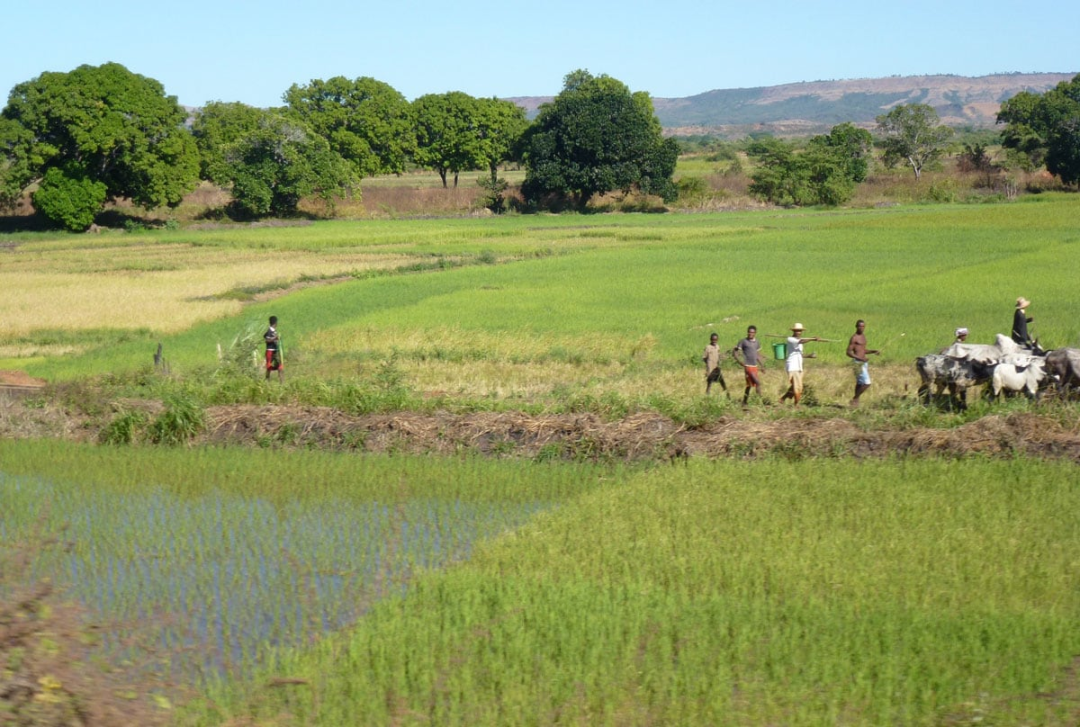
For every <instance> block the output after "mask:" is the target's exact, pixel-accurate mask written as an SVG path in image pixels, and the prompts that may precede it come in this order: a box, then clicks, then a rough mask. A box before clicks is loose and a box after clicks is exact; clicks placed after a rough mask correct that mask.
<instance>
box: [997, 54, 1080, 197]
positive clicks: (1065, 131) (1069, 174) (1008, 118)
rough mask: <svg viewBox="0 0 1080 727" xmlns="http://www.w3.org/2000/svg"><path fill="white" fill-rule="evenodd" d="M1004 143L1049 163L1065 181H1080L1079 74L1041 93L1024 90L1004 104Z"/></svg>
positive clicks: (1000, 115)
mask: <svg viewBox="0 0 1080 727" xmlns="http://www.w3.org/2000/svg"><path fill="white" fill-rule="evenodd" d="M997 120H998V123H999V124H1002V123H1003V124H1006V126H1005V130H1004V131H1003V132H1002V135H1001V136H1002V144H1003V145H1004V146H1005V147H1006V148H1009V149H1016V150H1017V151H1019V152H1022V153H1024V154H1025V155H1026V156H1027V157H1028V158H1029V159H1030V160H1031V162H1032V163H1033V164H1034V165H1038V164H1040V163H1045V164H1046V169H1047V171H1049V172H1050V173H1051V174H1056V175H1058V176H1059V177H1061V181H1063V182H1065V183H1066V184H1075V183H1077V182H1080V75H1077V76H1076V77H1074V78H1073V79H1072V80H1071V81H1062V82H1061V83H1059V84H1058V85H1057V86H1055V87H1054V88H1052V89H1050V90H1049V91H1047V92H1046V93H1044V94H1042V95H1039V94H1034V93H1030V92H1027V91H1023V92H1021V93H1018V94H1017V95H1015V96H1013V97H1012V98H1011V99H1009V100H1008V101H1006V102H1005V103H1004V104H1002V105H1001V111H1000V112H999V113H998V118H997Z"/></svg>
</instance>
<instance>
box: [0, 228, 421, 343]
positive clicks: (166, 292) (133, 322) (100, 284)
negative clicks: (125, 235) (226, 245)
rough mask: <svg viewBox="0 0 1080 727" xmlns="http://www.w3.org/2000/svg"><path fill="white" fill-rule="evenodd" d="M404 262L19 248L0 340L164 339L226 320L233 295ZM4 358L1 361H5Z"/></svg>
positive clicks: (290, 254) (9, 269) (1, 283)
mask: <svg viewBox="0 0 1080 727" xmlns="http://www.w3.org/2000/svg"><path fill="white" fill-rule="evenodd" d="M409 262H411V258H409V257H407V256H403V255H387V254H371V253H366V254H362V253H345V252H342V253H313V252H308V251H278V250H275V251H272V252H267V251H258V250H250V249H207V248H202V247H195V246H191V245H184V244H161V245H147V244H139V245H132V246H124V247H116V246H113V245H108V244H96V245H87V246H85V247H78V248H74V249H66V250H52V251H48V252H42V251H40V250H36V249H35V247H34V246H31V245H28V246H24V247H20V248H18V249H16V250H14V251H12V252H11V253H9V255H8V256H7V257H6V259H5V261H4V263H5V264H4V269H3V271H2V272H0V310H4V311H5V312H6V313H7V315H5V316H4V317H3V319H2V320H0V335H7V336H18V335H26V334H28V333H29V332H31V331H33V330H37V329H74V330H81V329H90V328H116V329H136V328H150V329H152V330H155V331H160V332H165V333H172V332H177V331H181V330H184V329H186V328H188V327H190V326H191V325H193V324H195V323H198V322H200V321H206V320H212V319H216V318H220V317H223V316H227V315H235V314H236V313H238V312H239V311H240V309H241V307H242V305H243V304H242V302H240V301H238V300H230V299H223V298H221V297H219V296H222V295H223V294H225V293H228V292H229V291H232V290H235V289H238V288H253V289H258V288H261V287H266V286H268V285H280V286H281V287H282V288H285V287H288V285H289V284H290V283H292V282H294V281H296V280H299V279H301V278H304V277H310V278H322V277H332V276H337V275H346V274H350V273H354V272H362V271H365V270H387V269H393V268H396V267H399V266H402V265H405V264H408V263H409ZM6 353H7V352H5V353H4V354H0V355H6Z"/></svg>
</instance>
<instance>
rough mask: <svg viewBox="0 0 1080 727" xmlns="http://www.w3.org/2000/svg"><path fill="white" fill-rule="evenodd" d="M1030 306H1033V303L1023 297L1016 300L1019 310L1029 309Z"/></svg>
mask: <svg viewBox="0 0 1080 727" xmlns="http://www.w3.org/2000/svg"><path fill="white" fill-rule="evenodd" d="M1029 305H1031V301H1030V300H1028V299H1027V298H1025V297H1024V296H1022V295H1021V296H1020V297H1019V298H1017V299H1016V307H1017V308H1027V307H1028V306H1029Z"/></svg>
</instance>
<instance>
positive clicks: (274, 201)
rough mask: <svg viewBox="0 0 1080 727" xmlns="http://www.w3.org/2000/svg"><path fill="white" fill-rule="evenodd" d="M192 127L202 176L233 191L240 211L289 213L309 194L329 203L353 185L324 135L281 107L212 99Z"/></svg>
mask: <svg viewBox="0 0 1080 727" xmlns="http://www.w3.org/2000/svg"><path fill="white" fill-rule="evenodd" d="M192 132H193V134H194V136H195V139H196V143H197V144H198V146H199V149H200V152H201V155H202V159H201V163H202V167H203V170H204V172H205V174H206V178H207V179H209V180H210V181H212V182H214V183H215V184H218V185H220V186H222V187H225V188H227V189H229V190H230V191H231V193H232V196H233V203H234V205H235V207H236V209H237V211H238V212H239V213H240V214H241V215H243V216H248V217H265V216H268V215H274V216H278V217H288V216H292V215H295V214H296V213H297V210H298V206H299V204H300V201H301V200H302V199H304V198H305V197H310V196H317V197H319V198H320V199H322V200H323V201H325V202H326V203H327V204H329V205H331V206H332V205H333V203H334V200H335V198H338V197H342V196H345V195H347V194H349V193H350V191H351V190H352V189H353V188H354V186H355V185H356V181H357V180H356V175H355V172H354V171H353V168H352V166H351V165H350V164H349V163H348V162H347V161H345V160H344V159H343V158H342V157H341V155H340V154H338V153H337V152H336V151H334V150H333V149H331V148H330V144H329V143H328V142H327V141H326V139H324V138H323V137H322V136H320V135H319V134H317V133H315V131H314V130H312V129H311V128H310V127H309V126H307V124H305V123H304V122H303V121H300V120H299V119H296V118H291V117H287V116H286V115H284V114H283V113H281V112H279V111H274V110H271V111H266V110H262V109H256V108H253V107H251V106H246V105H244V104H241V103H220V102H214V103H210V104H207V105H206V107H205V108H203V109H202V110H201V111H200V113H199V115H198V116H197V117H196V118H195V121H194V123H193V124H192Z"/></svg>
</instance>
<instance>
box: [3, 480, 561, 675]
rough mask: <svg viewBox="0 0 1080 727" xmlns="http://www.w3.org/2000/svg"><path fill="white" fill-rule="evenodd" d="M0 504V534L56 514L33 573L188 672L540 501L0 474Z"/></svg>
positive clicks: (464, 546)
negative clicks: (60, 537) (268, 494)
mask: <svg viewBox="0 0 1080 727" xmlns="http://www.w3.org/2000/svg"><path fill="white" fill-rule="evenodd" d="M0 506H2V507H0V541H5V540H10V539H12V538H14V537H15V536H17V535H19V534H20V533H22V532H25V530H26V528H28V527H31V526H32V525H33V523H35V522H37V521H38V520H39V519H41V520H43V521H44V522H45V523H46V527H47V529H51V530H55V529H56V528H59V527H61V526H63V525H66V526H67V530H66V531H65V533H64V539H65V540H70V541H71V543H72V547H71V548H70V550H68V551H66V552H61V551H60V550H59V549H54V550H53V551H52V552H51V553H50V554H49V555H48V557H45V558H41V559H39V560H38V561H37V563H36V568H37V571H38V572H37V573H36V574H35V575H39V576H44V575H48V576H51V577H53V578H55V579H56V580H57V581H58V582H60V583H62V584H63V585H65V586H67V587H69V588H70V589H71V591H72V592H73V593H74V594H75V596H76V597H77V598H78V599H79V600H81V601H82V602H84V603H85V604H87V605H88V606H89V607H90V609H91V610H92V611H93V612H94V613H95V614H97V615H98V616H99V617H101V618H104V619H107V620H108V621H109V622H115V623H123V624H126V625H130V624H132V623H137V624H139V630H140V632H144V633H145V634H146V635H147V636H148V637H149V638H150V640H151V641H152V642H153V643H155V644H157V645H158V647H161V648H163V650H164V652H166V653H168V654H169V655H170V660H171V661H172V667H173V668H178V669H180V670H181V671H182V672H184V673H187V674H189V675H190V673H191V672H200V671H204V670H210V671H211V672H213V671H219V670H220V669H222V668H229V667H239V666H243V667H250V666H252V665H254V664H256V663H258V653H259V651H260V649H262V648H264V647H265V646H266V645H275V644H295V643H299V642H301V641H303V640H304V639H307V638H311V637H312V636H314V635H317V634H318V633H321V632H323V631H325V630H327V629H333V628H335V627H339V626H341V625H343V624H345V623H347V622H349V621H350V620H351V619H354V618H356V617H357V616H359V615H360V614H362V613H363V611H364V610H365V609H366V608H368V607H370V606H371V605H372V603H373V602H374V601H375V600H377V599H379V598H385V597H387V596H393V595H395V594H399V593H401V592H403V591H404V589H405V588H406V587H407V585H408V582H409V579H410V577H411V575H412V574H413V573H414V572H415V571H416V569H418V568H437V567H440V566H443V565H445V564H447V563H448V562H450V561H453V560H456V559H461V558H465V557H467V556H468V555H469V553H470V551H471V549H472V547H473V545H474V544H475V543H476V542H477V541H478V540H480V539H482V538H486V537H490V536H492V535H496V534H498V533H500V532H502V531H505V530H506V529H508V528H512V527H515V526H517V525H519V524H521V523H523V522H524V521H526V520H527V519H528V518H529V517H531V516H532V515H533V514H534V513H535V512H537V511H538V510H541V509H543V508H545V507H546V506H547V505H545V504H544V503H541V502H526V503H522V502H505V503H504V502H485V501H480V502H477V501H462V500H460V499H437V498H430V497H428V498H418V499H412V498H404V499H398V500H396V501H395V499H394V498H393V497H388V498H387V499H386V500H385V501H380V500H378V499H368V500H362V499H358V498H349V497H341V498H333V497H327V496H325V494H324V495H322V496H320V497H318V498H317V499H310V498H309V499H305V498H303V497H298V498H297V499H295V500H284V501H282V500H281V499H280V498H278V499H277V500H275V501H270V500H266V499H259V498H253V497H246V496H242V495H237V494H232V493H229V492H226V491H223V490H214V489H209V490H204V491H203V492H201V493H200V494H198V495H196V496H191V495H180V494H178V493H176V492H174V491H171V490H168V489H166V488H158V487H148V488H146V489H145V490H134V491H133V490H125V491H123V492H120V493H118V492H111V491H106V490H103V489H100V488H90V487H86V486H80V485H75V484H70V483H62V482H51V481H47V480H44V479H41V478H34V477H12V476H6V475H4V474H3V473H2V472H0ZM118 639H119V634H117V635H116V636H114V643H118ZM144 641H145V639H144Z"/></svg>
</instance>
